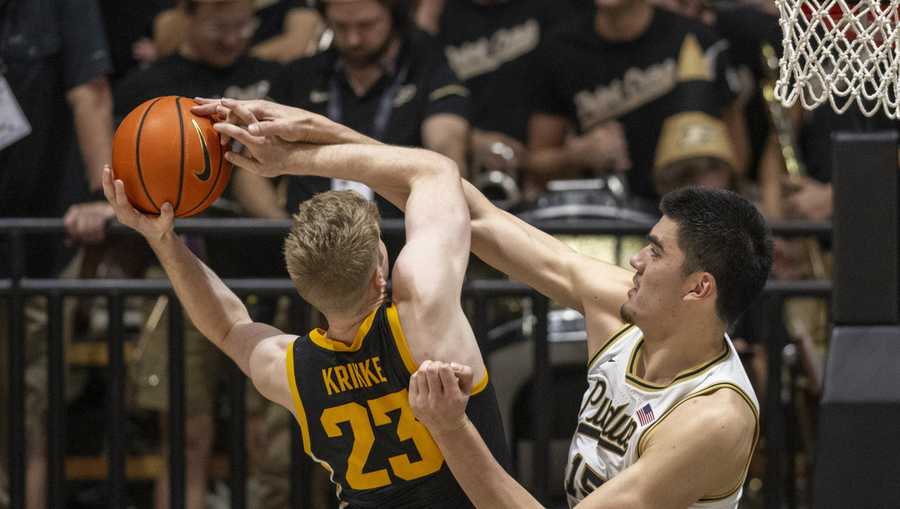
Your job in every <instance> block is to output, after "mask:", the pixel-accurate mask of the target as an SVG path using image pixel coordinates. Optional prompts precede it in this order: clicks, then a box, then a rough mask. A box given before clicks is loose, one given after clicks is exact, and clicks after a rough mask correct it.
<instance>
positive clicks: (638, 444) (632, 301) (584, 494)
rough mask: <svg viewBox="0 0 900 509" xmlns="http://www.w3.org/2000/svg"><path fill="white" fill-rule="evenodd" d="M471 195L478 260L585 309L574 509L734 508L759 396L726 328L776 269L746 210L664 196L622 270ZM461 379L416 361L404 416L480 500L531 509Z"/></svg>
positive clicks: (760, 229) (697, 193) (706, 199)
mask: <svg viewBox="0 0 900 509" xmlns="http://www.w3.org/2000/svg"><path fill="white" fill-rule="evenodd" d="M467 197H468V198H469V205H470V207H471V212H472V221H473V229H472V245H473V248H474V250H475V252H476V254H478V255H479V256H480V257H483V258H484V259H485V260H489V261H490V263H491V264H493V265H494V266H496V267H498V268H500V269H501V270H503V271H505V272H507V273H508V274H510V276H512V277H514V278H516V279H519V280H522V281H524V282H526V283H528V284H531V285H533V286H535V287H536V288H538V289H539V290H541V291H542V292H543V293H545V294H546V295H548V296H550V297H552V298H553V299H555V300H557V301H558V302H561V303H563V304H565V305H568V306H571V307H573V308H576V309H579V310H580V311H582V312H583V313H584V314H585V318H586V323H587V327H588V356H589V358H590V361H589V362H588V377H587V379H588V380H587V381H588V389H587V391H586V392H585V394H584V396H583V398H582V404H581V410H580V412H579V415H578V427H577V429H576V433H575V436H574V437H573V439H572V444H571V446H570V448H569V459H568V464H567V470H566V475H565V489H566V495H567V498H568V501H569V505H570V507H579V508H591V509H602V508H620V507H632V508H635V507H653V508H657V507H679V508H683V507H703V508H736V507H737V506H738V501H739V499H740V497H741V492H742V486H743V482H744V478H745V476H746V472H747V467H748V466H749V462H750V456H751V453H752V451H753V448H754V446H755V443H756V439H757V437H758V434H759V403H758V402H757V400H756V397H755V395H754V393H753V389H752V387H751V385H750V382H749V380H748V378H747V375H746V373H745V372H744V370H743V367H742V365H741V362H740V360H739V359H738V355H737V353H736V352H735V350H734V347H733V346H732V344H731V340H730V339H729V337H728V335H727V334H726V333H725V330H726V328H727V327H728V325H729V324H730V323H731V322H733V321H734V320H735V319H736V318H737V317H738V316H739V315H740V314H741V313H742V312H743V311H744V309H745V308H746V307H747V306H748V305H749V304H750V302H751V301H752V300H753V299H754V298H755V297H756V296H757V295H758V294H759V293H760V291H761V289H762V287H763V285H764V283H765V281H766V278H767V275H768V273H769V269H770V267H771V263H772V255H771V240H770V238H769V234H768V231H767V227H766V224H765V222H764V220H763V219H762V217H761V216H760V214H759V213H758V212H757V210H756V209H755V207H754V206H753V205H752V204H750V203H749V202H747V201H746V200H744V199H743V198H740V197H739V196H737V195H735V194H733V193H730V192H728V191H718V190H707V189H700V188H687V189H682V190H679V191H673V192H671V193H669V194H667V195H665V196H664V197H663V200H662V204H661V206H660V209H661V210H662V212H663V214H664V216H663V218H662V219H661V220H660V221H659V222H658V223H657V224H656V225H655V226H654V227H653V229H652V230H651V232H650V235H649V236H648V244H647V246H645V247H644V248H643V249H642V250H641V251H640V252H638V253H637V254H636V255H634V256H633V257H632V258H631V265H632V267H634V269H635V271H636V272H635V273H633V274H632V273H629V272H627V271H625V270H623V269H620V268H618V267H614V266H611V265H605V264H603V263H601V262H599V261H596V260H593V259H591V258H588V257H586V256H582V255H578V254H576V253H574V252H572V251H571V250H570V249H569V248H567V247H566V246H564V245H563V244H562V243H561V242H559V241H557V240H555V239H553V238H552V237H549V236H547V235H545V234H543V233H541V232H539V231H537V230H536V229H534V228H532V227H530V226H528V225H525V224H524V223H521V222H519V221H518V220H517V219H515V218H513V217H512V216H509V215H507V214H504V213H500V212H497V211H496V210H493V206H492V205H490V204H489V203H487V201H486V200H484V199H483V198H481V197H479V196H476V194H475V193H474V192H469V190H467ZM488 231H490V232H491V235H490V236H487V235H485V232H488ZM623 322H624V323H623ZM467 370H468V368H466V367H464V366H451V365H448V364H446V363H431V362H425V363H423V364H422V366H421V367H420V369H419V371H418V372H417V373H416V374H415V375H413V378H412V380H411V382H410V403H411V405H412V407H413V410H414V411H415V412H416V416H417V417H418V418H419V420H421V421H422V422H424V423H425V424H426V425H427V426H428V428H429V430H430V431H431V432H432V436H434V438H435V440H436V441H437V442H438V445H440V446H441V450H442V451H444V456H445V458H446V460H447V463H448V464H449V465H450V468H451V470H452V471H453V473H454V475H455V476H456V478H457V480H458V481H459V482H460V484H461V485H462V486H463V488H464V489H465V490H466V493H467V494H468V495H469V497H470V499H471V500H472V501H473V503H475V505H476V506H477V507H491V508H502V507H516V508H521V507H540V504H539V503H538V502H537V501H536V500H535V499H534V498H532V497H531V495H529V494H528V492H527V491H525V489H524V488H522V487H521V486H519V485H518V484H517V483H516V482H515V481H514V480H513V479H512V478H511V477H510V476H509V475H507V474H506V473H505V472H503V471H502V469H500V468H498V467H497V466H496V465H495V464H494V462H493V461H492V460H491V458H490V457H489V456H488V455H486V454H485V449H484V446H483V445H482V444H481V443H480V440H478V437H477V435H474V434H473V433H472V430H471V425H470V424H469V423H468V421H467V419H466V418H465V414H464V413H463V410H464V409H465V401H466V397H465V395H464V394H463V393H462V392H460V384H458V383H457V382H456V377H454V376H453V375H454V374H458V376H459V379H460V380H461V381H462V387H463V388H465V387H468V386H469V385H470V383H468V382H467V379H468V378H469V376H468V371H467ZM475 472H477V474H475Z"/></svg>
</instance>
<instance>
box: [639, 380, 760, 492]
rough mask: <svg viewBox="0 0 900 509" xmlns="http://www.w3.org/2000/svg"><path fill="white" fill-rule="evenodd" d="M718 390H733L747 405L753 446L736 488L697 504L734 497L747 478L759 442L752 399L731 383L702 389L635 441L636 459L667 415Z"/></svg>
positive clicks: (756, 419) (676, 406) (675, 405)
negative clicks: (693, 400) (752, 424)
mask: <svg viewBox="0 0 900 509" xmlns="http://www.w3.org/2000/svg"><path fill="white" fill-rule="evenodd" d="M719 389H730V390H733V391H734V392H736V393H737V394H738V395H739V396H740V397H741V399H743V400H744V402H745V403H747V406H749V407H750V411H751V412H753V417H754V427H753V446H752V447H751V448H750V454H749V455H748V457H747V465H746V466H745V467H744V473H743V475H741V478H740V479H739V480H738V483H737V486H735V487H734V489H732V490H731V491H729V492H727V493H725V494H724V495H715V496H711V497H706V498H701V499H700V500H699V502H712V501H715V500H722V499H723V498H728V497H730V496H731V495H734V494H735V493H736V492H737V490H739V489H740V488H741V486H743V484H744V479H745V478H746V477H747V471H748V470H749V469H750V460H751V459H752V458H753V451H754V450H755V449H756V443H757V441H758V440H759V412H758V411H757V410H756V405H754V404H753V398H751V397H750V396H748V395H747V393H745V392H744V390H743V389H741V388H740V387H738V386H737V385H735V384H732V383H728V382H721V383H717V384H713V385H710V386H709V387H706V388H705V389H702V390H700V391H699V392H696V393H693V394H688V395H687V396H685V397H684V398H683V399H682V400H680V401H678V402H677V403H675V404H674V405H672V406H671V407H669V409H668V410H666V412H665V413H664V414H662V415H661V416H660V417H659V419H657V420H656V422H654V423H653V424H652V425H651V426H650V427H649V428H647V429H645V430H644V431H643V432H641V436H640V437H639V438H638V441H637V457H638V458H640V457H641V455H642V454H643V453H644V447H645V444H646V442H647V440H648V437H649V436H650V434H651V433H652V432H653V430H655V429H656V427H657V426H658V425H659V423H661V422H663V420H665V418H666V417H668V416H669V414H671V413H672V412H673V411H674V410H675V409H676V408H678V407H679V406H681V405H682V404H684V403H685V402H687V401H688V400H691V399H694V398H697V397H700V396H708V395H710V394H712V393H714V392H716V391H718V390H719Z"/></svg>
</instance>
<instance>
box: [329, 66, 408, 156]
mask: <svg viewBox="0 0 900 509" xmlns="http://www.w3.org/2000/svg"><path fill="white" fill-rule="evenodd" d="M341 68H342V66H341V65H340V64H339V65H338V67H337V69H336V71H335V73H334V74H333V75H332V76H331V80H330V82H329V84H328V117H329V118H330V119H331V120H334V121H335V122H338V123H340V122H342V121H343V120H342V119H343V117H344V108H343V104H342V102H343V101H342V100H341V91H340V87H338V72H339V71H340V70H341ZM408 72H409V64H406V65H404V66H403V67H402V68H401V69H400V72H398V73H397V74H396V75H394V80H393V81H392V82H391V84H390V85H389V86H388V87H387V88H386V89H385V90H384V92H382V93H381V97H380V98H379V99H378V109H377V110H375V121H374V125H373V126H372V133H371V135H372V138H375V139H376V140H379V141H384V135H385V133H386V132H387V126H388V122H390V121H391V113H392V112H393V109H394V97H395V96H396V95H397V91H398V90H399V89H400V86H401V85H403V82H404V81H406V75H407V73H408Z"/></svg>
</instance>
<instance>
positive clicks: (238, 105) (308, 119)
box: [191, 98, 376, 145]
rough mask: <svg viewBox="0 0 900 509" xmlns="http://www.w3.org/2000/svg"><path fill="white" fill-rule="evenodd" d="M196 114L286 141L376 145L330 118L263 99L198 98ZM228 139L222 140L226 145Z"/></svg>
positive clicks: (195, 108)
mask: <svg viewBox="0 0 900 509" xmlns="http://www.w3.org/2000/svg"><path fill="white" fill-rule="evenodd" d="M195 101H196V102H197V103H198V104H199V106H195V107H194V108H192V110H191V111H192V112H193V113H195V114H197V115H203V116H210V117H213V118H214V119H216V120H220V121H224V122H228V123H231V124H234V125H236V126H239V127H244V128H245V129H247V131H248V132H249V133H250V134H252V135H254V136H273V137H278V138H281V139H283V140H285V141H291V142H299V143H312V144H317V145H335V144H341V143H376V142H375V141H374V140H372V139H370V138H367V137H366V136H363V135H361V134H359V133H357V132H355V131H353V130H352V129H349V128H347V127H345V126H343V125H341V124H338V123H337V122H333V121H331V120H329V119H328V118H327V117H324V116H322V115H319V114H316V113H312V112H310V111H306V110H303V109H300V108H293V107H291V106H285V105H283V104H278V103H274V102H271V101H263V100H250V101H239V100H235V99H203V98H196V99H195ZM228 141H229V140H228V138H223V144H224V143H227V142H228Z"/></svg>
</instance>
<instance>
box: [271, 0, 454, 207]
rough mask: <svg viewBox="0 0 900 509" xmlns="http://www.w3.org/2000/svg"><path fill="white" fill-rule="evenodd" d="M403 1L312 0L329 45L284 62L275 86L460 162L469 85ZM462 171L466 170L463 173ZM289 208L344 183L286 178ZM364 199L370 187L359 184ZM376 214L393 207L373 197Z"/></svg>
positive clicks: (282, 94) (348, 120)
mask: <svg viewBox="0 0 900 509" xmlns="http://www.w3.org/2000/svg"><path fill="white" fill-rule="evenodd" d="M408 5H409V4H408V2H406V1H403V0H329V1H325V2H322V3H320V4H318V8H319V10H320V12H322V14H323V17H324V18H325V20H326V22H327V24H328V26H329V28H330V29H331V30H332V31H333V33H334V41H333V46H332V47H331V48H329V49H328V50H326V51H324V52H322V53H320V54H318V55H315V56H313V57H308V58H303V59H300V60H297V61H295V62H293V63H291V64H289V65H288V67H287V68H286V70H285V72H284V74H283V75H282V76H281V77H280V78H279V80H278V83H277V84H276V87H275V90H274V91H273V98H274V99H275V100H276V101H278V102H281V103H284V104H289V105H291V106H298V107H301V108H304V109H306V110H309V111H313V112H315V113H319V114H323V115H326V116H328V117H329V118H331V119H332V120H335V121H338V122H341V123H343V124H346V125H348V126H349V127H351V128H353V129H355V130H357V131H359V132H362V133H364V134H366V135H368V136H371V137H372V138H375V139H377V140H379V141H383V142H385V143H390V144H394V145H405V146H424V147H426V148H430V149H432V150H435V151H437V152H440V153H442V154H444V155H446V156H448V157H450V158H451V159H453V160H454V161H455V162H456V163H457V164H458V165H459V166H460V168H465V153H466V140H467V137H468V127H469V125H468V121H467V114H468V112H467V108H468V92H467V90H466V89H465V88H464V87H463V86H462V85H460V84H459V82H458V81H457V79H456V77H455V75H454V74H453V72H452V71H451V70H450V67H449V66H448V65H447V63H446V62H445V61H444V59H443V57H442V55H441V54H440V48H439V46H438V45H437V43H436V41H435V40H434V39H433V38H432V37H431V36H429V35H428V34H426V33H425V32H422V31H420V30H417V29H415V28H413V27H412V26H411V20H410V17H409V10H408ZM463 173H464V174H465V172H463ZM289 182H290V183H289V186H288V199H287V206H288V210H294V209H295V208H296V206H297V204H298V203H299V202H301V201H304V200H306V199H308V198H310V197H311V196H312V195H313V194H315V193H317V192H321V191H325V190H328V189H329V188H344V187H348V184H347V183H344V182H339V181H336V180H335V181H329V179H325V178H320V177H299V178H291V180H290V181H289ZM363 192H365V193H367V195H368V197H369V198H372V193H371V191H366V190H363ZM378 203H379V206H380V208H381V212H382V215H383V216H385V217H399V215H400V213H399V211H398V210H397V209H396V208H394V207H393V206H392V205H390V204H389V203H387V202H386V201H385V200H381V199H378Z"/></svg>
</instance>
